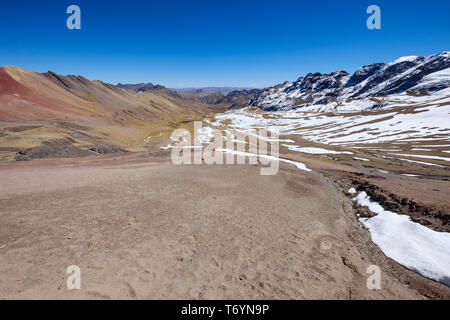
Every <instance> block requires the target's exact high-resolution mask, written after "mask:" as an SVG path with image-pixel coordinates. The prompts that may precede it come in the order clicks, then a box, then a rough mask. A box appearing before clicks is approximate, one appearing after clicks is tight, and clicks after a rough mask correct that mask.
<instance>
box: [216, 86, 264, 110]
mask: <svg viewBox="0 0 450 320" xmlns="http://www.w3.org/2000/svg"><path fill="white" fill-rule="evenodd" d="M259 92H260V90H259V89H252V90H235V91H231V92H230V93H228V94H227V95H226V96H224V97H222V98H220V99H219V100H217V102H216V103H223V104H227V105H228V109H239V108H243V107H246V106H247V105H248V104H249V103H250V101H251V100H252V99H253V98H254V97H255V96H256V95H257V94H258V93H259Z"/></svg>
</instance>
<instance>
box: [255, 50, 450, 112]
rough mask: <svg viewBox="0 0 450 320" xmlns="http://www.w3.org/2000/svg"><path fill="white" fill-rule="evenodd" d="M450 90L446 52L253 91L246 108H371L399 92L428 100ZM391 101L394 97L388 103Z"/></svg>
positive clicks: (313, 75) (316, 75) (311, 76)
mask: <svg viewBox="0 0 450 320" xmlns="http://www.w3.org/2000/svg"><path fill="white" fill-rule="evenodd" d="M449 87H450V53H449V52H443V53H441V54H435V55H431V56H427V57H418V56H409V57H402V58H399V59H397V60H395V61H393V62H390V63H374V64H370V65H366V66H363V67H361V68H360V69H358V70H357V71H356V72H355V73H353V74H349V73H347V72H345V71H335V72H332V73H328V74H322V73H309V74H308V75H306V76H304V77H300V78H298V79H297V80H296V81H294V82H288V81H287V82H285V83H283V84H280V85H276V86H273V87H269V88H266V89H263V90H260V91H258V92H256V94H255V95H254V96H253V97H252V98H251V100H250V101H249V104H248V106H253V107H258V108H261V109H263V110H267V111H276V110H291V109H298V108H302V109H305V110H309V111H333V110H343V109H352V110H354V109H357V110H358V109H359V110H361V109H374V108H379V107H383V106H386V105H388V104H390V103H391V102H392V100H398V99H401V98H402V97H397V95H399V94H403V95H407V96H426V95H431V94H433V95H434V94H436V93H437V92H440V91H442V90H444V89H447V88H449ZM391 98H393V99H391Z"/></svg>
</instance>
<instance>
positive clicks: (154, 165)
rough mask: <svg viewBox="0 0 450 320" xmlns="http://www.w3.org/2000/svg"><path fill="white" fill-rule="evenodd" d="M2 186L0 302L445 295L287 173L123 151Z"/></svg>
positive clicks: (312, 184) (288, 169) (315, 188)
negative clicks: (76, 271)
mask: <svg viewBox="0 0 450 320" xmlns="http://www.w3.org/2000/svg"><path fill="white" fill-rule="evenodd" d="M0 181H1V184H0V247H1V246H2V245H3V246H4V247H3V248H2V249H0V299H80V298H85V299H423V298H424V296H423V295H421V294H420V293H419V292H418V291H421V292H422V293H423V292H425V293H427V292H428V293H429V292H432V294H428V295H429V296H432V297H433V294H434V297H440V298H445V297H447V298H448V297H449V296H448V294H449V291H448V288H446V287H444V286H442V285H439V284H437V283H434V282H432V281H429V280H427V279H424V278H422V277H420V276H418V275H416V274H415V273H413V272H410V271H408V270H406V269H404V268H402V267H401V266H399V265H397V264H396V263H395V262H393V261H391V260H390V259H387V258H386V257H385V256H384V255H383V254H382V253H381V252H380V251H379V250H378V248H377V247H376V246H375V245H373V243H372V242H371V241H370V237H369V234H368V232H367V230H365V229H364V228H363V226H362V225H361V224H360V223H359V222H357V221H356V219H355V216H354V212H353V208H352V202H351V200H350V199H349V197H348V196H346V195H345V194H344V193H343V192H342V189H339V188H338V186H337V185H336V184H335V183H332V182H331V181H330V180H329V179H327V178H325V177H323V176H321V175H319V174H316V173H314V172H306V171H301V170H298V169H297V168H295V167H294V166H291V165H289V164H281V170H280V172H279V173H278V174H277V175H275V176H261V175H260V174H259V167H258V166H251V165H240V166H237V165H234V166H231V165H230V166H226V165H215V166H207V165H192V166H175V165H173V164H172V163H170V162H169V161H168V158H167V155H166V154H162V155H161V154H159V155H158V154H156V155H153V156H151V157H148V156H147V155H144V154H131V155H123V156H104V157H97V158H86V159H73V160H71V159H69V160H45V161H33V162H31V163H1V164H0ZM70 265H78V266H79V267H80V268H81V272H82V275H81V281H82V283H81V290H74V291H69V290H67V288H66V279H67V277H68V275H67V274H66V268H67V267H68V266H70ZM370 265H378V266H380V268H381V269H382V278H381V281H382V282H381V289H380V290H369V289H367V287H366V280H367V278H368V276H369V275H368V274H367V273H366V270H367V268H368V267H369V266H370ZM411 279H419V280H416V282H414V281H412V280H411ZM417 281H419V282H420V281H421V282H420V283H421V285H417V283H418V282H417ZM424 287H425V288H428V289H429V288H434V289H430V290H431V291H430V290H428V289H427V290H428V291H427V290H425V289H424ZM446 295H447V296H446Z"/></svg>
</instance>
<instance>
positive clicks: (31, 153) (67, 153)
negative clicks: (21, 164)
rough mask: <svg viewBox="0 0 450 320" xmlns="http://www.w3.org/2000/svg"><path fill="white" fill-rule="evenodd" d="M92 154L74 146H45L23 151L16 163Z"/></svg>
mask: <svg viewBox="0 0 450 320" xmlns="http://www.w3.org/2000/svg"><path fill="white" fill-rule="evenodd" d="M91 155H92V152H89V151H87V150H83V149H80V148H77V147H74V146H51V145H44V146H39V147H34V148H29V149H25V150H21V151H19V152H18V153H17V155H16V156H15V159H16V161H29V160H32V159H51V158H80V157H87V156H91Z"/></svg>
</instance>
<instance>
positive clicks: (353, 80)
mask: <svg viewBox="0 0 450 320" xmlns="http://www.w3.org/2000/svg"><path fill="white" fill-rule="evenodd" d="M384 65H385V64H384V63H374V64H369V65H367V66H363V67H362V68H360V69H358V70H357V71H356V72H355V73H354V74H353V75H352V76H351V77H350V79H348V82H347V83H346V85H345V87H346V88H348V87H351V86H354V85H356V84H358V83H361V82H363V81H364V80H366V79H367V78H369V77H370V76H373V75H374V74H375V73H376V72H378V71H379V70H380V69H381V68H382V67H383V66H384Z"/></svg>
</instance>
